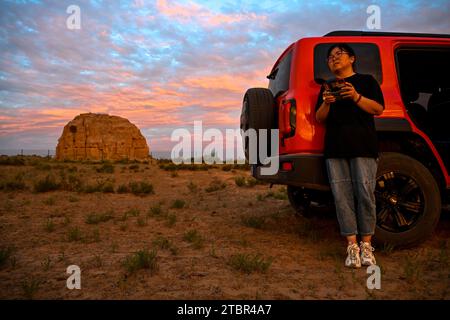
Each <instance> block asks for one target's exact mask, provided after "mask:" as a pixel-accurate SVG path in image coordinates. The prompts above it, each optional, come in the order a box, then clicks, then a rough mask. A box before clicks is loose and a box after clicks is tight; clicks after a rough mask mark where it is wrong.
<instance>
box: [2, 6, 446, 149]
mask: <svg viewBox="0 0 450 320" xmlns="http://www.w3.org/2000/svg"><path fill="white" fill-rule="evenodd" d="M371 4H376V5H379V6H380V8H381V27H382V29H381V31H403V32H425V33H450V19H449V16H450V1H448V0H442V1H432V2H430V1H411V0H408V1H392V2H391V1H356V0H355V1H266V0H256V1H165V0H159V1H152V0H135V1H132V0H130V1H113V0H111V1H101V0H91V1H77V0H70V1H62V0H57V1H44V0H42V1H39V0H15V1H9V0H8V1H5V0H0V150H1V149H54V148H55V147H56V144H57V140H58V138H59V136H60V135H61V133H62V129H63V127H64V125H65V124H66V123H67V122H68V121H70V120H71V119H73V118H74V117H75V116H76V115H78V114H80V113H85V112H100V113H108V114H111V115H118V116H121V117H125V118H127V119H129V120H130V121H131V122H133V123H134V124H136V125H137V126H138V127H139V128H140V129H141V132H142V133H143V135H144V136H145V137H146V138H147V142H148V144H149V146H150V149H151V150H152V151H163V150H170V149H171V145H173V143H170V134H171V132H172V131H173V130H174V129H176V128H181V127H186V128H188V129H189V130H193V128H192V127H193V122H194V120H202V121H203V123H204V126H205V127H216V128H219V129H222V130H224V129H225V128H237V127H238V126H239V114H240V109H241V101H242V96H243V94H244V92H245V90H246V89H247V88H250V87H257V86H267V80H266V79H265V76H266V75H267V74H268V72H269V71H270V69H271V67H272V65H273V63H274V62H275V60H276V58H277V57H278V56H279V55H280V54H281V52H282V51H283V50H284V49H285V48H286V47H287V46H288V45H289V44H291V43H292V42H294V41H296V40H298V39H300V38H302V37H307V36H321V35H323V34H325V33H327V32H330V31H332V30H367V27H366V19H367V17H368V14H367V13H366V9H367V7H368V6H369V5H371ZM70 5H78V6H79V7H80V9H81V29H80V30H70V29H68V28H67V26H66V20H67V18H68V17H69V15H70V14H68V13H66V9H67V7H68V6H70Z"/></svg>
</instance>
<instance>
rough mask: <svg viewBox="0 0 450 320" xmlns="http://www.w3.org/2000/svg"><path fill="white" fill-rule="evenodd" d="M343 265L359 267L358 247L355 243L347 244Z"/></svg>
mask: <svg viewBox="0 0 450 320" xmlns="http://www.w3.org/2000/svg"><path fill="white" fill-rule="evenodd" d="M345 266H346V267H349V268H361V258H360V256H359V247H358V244H357V243H353V244H349V245H348V246H347V259H345Z"/></svg>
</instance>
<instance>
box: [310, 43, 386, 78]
mask: <svg viewBox="0 0 450 320" xmlns="http://www.w3.org/2000/svg"><path fill="white" fill-rule="evenodd" d="M333 44H334V43H321V44H318V45H317V46H316V47H315V48H314V79H316V81H317V82H318V83H319V81H318V79H323V80H329V79H332V78H334V77H335V76H334V75H333V73H332V72H331V71H330V70H329V69H328V64H327V62H326V58H327V52H328V49H329V48H330V47H331V46H332V45H333ZM347 44H348V45H349V46H350V47H351V48H352V49H353V51H355V55H356V62H355V63H354V65H353V66H354V69H355V71H356V72H358V73H364V74H371V75H372V76H373V77H374V78H375V79H376V80H377V81H378V83H379V84H381V83H382V81H383V76H382V72H381V61H380V51H379V49H378V46H377V45H375V44H373V43H347Z"/></svg>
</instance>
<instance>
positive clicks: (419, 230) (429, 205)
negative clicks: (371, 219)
mask: <svg viewBox="0 0 450 320" xmlns="http://www.w3.org/2000/svg"><path fill="white" fill-rule="evenodd" d="M375 197H376V202H377V226H376V231H375V240H376V241H377V242H378V243H388V244H391V245H394V246H396V247H408V246H413V245H415V244H418V243H420V242H422V241H424V240H425V239H426V238H427V237H429V236H430V235H431V233H432V232H433V230H434V228H435V227H436V224H437V223H438V221H439V216H440V213H441V197H440V192H439V187H438V185H437V182H436V180H435V178H434V177H433V175H432V174H431V173H430V171H429V170H428V169H427V168H426V167H425V166H424V165H423V164H422V163H420V162H419V161H417V160H415V159H413V158H411V157H408V156H406V155H403V154H400V153H392V152H387V153H383V154H382V155H381V157H380V162H379V166H378V171H377V182H376V188H375Z"/></svg>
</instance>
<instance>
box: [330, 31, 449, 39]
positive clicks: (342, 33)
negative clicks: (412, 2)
mask: <svg viewBox="0 0 450 320" xmlns="http://www.w3.org/2000/svg"><path fill="white" fill-rule="evenodd" d="M342 36H344V37H355V36H356V37H414V38H450V34H437V33H411V32H379V31H353V30H337V31H332V32H329V33H327V34H325V35H324V37H342Z"/></svg>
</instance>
